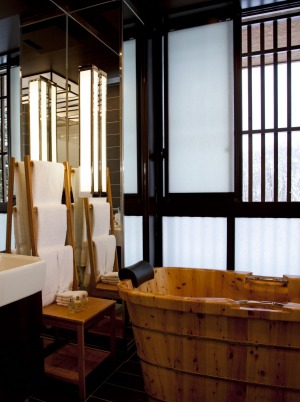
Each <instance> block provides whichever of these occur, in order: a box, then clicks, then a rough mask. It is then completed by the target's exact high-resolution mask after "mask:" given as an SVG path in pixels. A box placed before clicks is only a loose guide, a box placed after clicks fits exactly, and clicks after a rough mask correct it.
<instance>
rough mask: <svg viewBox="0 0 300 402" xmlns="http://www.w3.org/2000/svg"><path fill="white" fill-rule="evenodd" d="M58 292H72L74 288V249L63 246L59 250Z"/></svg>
mask: <svg viewBox="0 0 300 402" xmlns="http://www.w3.org/2000/svg"><path fill="white" fill-rule="evenodd" d="M57 259H58V292H64V291H66V290H71V289H72V286H73V248H72V247H71V246H63V247H60V248H58V249H57Z"/></svg>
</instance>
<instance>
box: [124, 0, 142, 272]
mask: <svg viewBox="0 0 300 402" xmlns="http://www.w3.org/2000/svg"><path fill="white" fill-rule="evenodd" d="M143 25H144V23H143V20H142V18H141V17H140V16H139V14H138V12H137V10H136V9H134V8H133V4H132V2H130V5H129V2H127V1H125V0H124V1H123V41H124V42H123V69H122V73H123V74H122V87H123V109H122V111H123V119H122V121H123V130H122V139H123V143H122V149H123V170H124V174H123V191H124V197H125V194H127V195H128V194H133V195H137V194H138V166H139V161H138V141H137V139H138V130H139V128H138V118H137V116H138V113H139V112H138V108H139V106H140V105H138V102H137V93H138V91H139V89H138V88H137V82H138V80H137V68H136V64H137V63H136V62H137V60H136V55H137V51H136V50H137V42H138V40H139V34H140V33H141V32H142V29H143ZM142 225H143V221H142V217H141V216H128V215H126V207H125V202H124V217H123V232H124V265H125V266H129V265H132V264H134V263H135V262H136V261H139V260H141V259H143V227H142Z"/></svg>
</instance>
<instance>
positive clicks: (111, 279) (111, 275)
mask: <svg viewBox="0 0 300 402" xmlns="http://www.w3.org/2000/svg"><path fill="white" fill-rule="evenodd" d="M100 280H101V282H103V283H108V284H110V285H117V284H118V283H119V281H120V279H119V273H118V272H106V273H105V274H103V275H101V276H100Z"/></svg>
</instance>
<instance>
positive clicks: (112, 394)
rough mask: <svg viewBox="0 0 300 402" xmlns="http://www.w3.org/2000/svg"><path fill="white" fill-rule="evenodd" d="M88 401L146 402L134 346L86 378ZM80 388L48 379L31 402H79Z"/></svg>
mask: <svg viewBox="0 0 300 402" xmlns="http://www.w3.org/2000/svg"><path fill="white" fill-rule="evenodd" d="M86 389H87V398H86V401H88V402H101V401H102V402H127V401H128V402H147V395H146V393H145V391H144V383H143V378H142V374H141V368H140V363H139V360H138V357H137V355H136V352H135V347H133V348H131V351H130V352H124V351H120V350H117V357H116V360H115V362H112V361H109V360H107V362H104V363H103V365H101V366H99V368H97V369H96V370H95V371H94V372H93V373H91V374H90V375H89V376H88V377H87V382H86ZM79 401H80V399H79V396H78V387H77V386H75V385H73V384H68V383H66V382H63V381H58V380H55V379H52V378H49V377H46V378H45V379H44V381H43V384H41V386H40V388H39V389H37V390H36V391H35V392H34V393H33V394H32V396H31V397H30V398H29V402H79Z"/></svg>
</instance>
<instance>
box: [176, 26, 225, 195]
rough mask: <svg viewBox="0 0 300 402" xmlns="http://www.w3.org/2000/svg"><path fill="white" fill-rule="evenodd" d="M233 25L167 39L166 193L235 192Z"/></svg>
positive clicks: (186, 31) (195, 30)
mask: <svg viewBox="0 0 300 402" xmlns="http://www.w3.org/2000/svg"><path fill="white" fill-rule="evenodd" d="M232 31H233V26H232V21H227V22H220V23H217V24H210V25H206V26H201V27H196V28H189V29H184V30H179V31H175V32H170V33H169V43H168V46H169V50H168V51H169V71H168V72H169V83H168V88H169V89H168V91H169V93H168V101H169V191H170V192H171V193H182V192H231V191H233V32H232Z"/></svg>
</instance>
